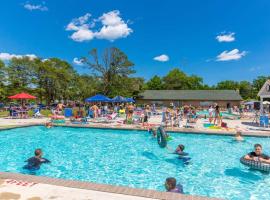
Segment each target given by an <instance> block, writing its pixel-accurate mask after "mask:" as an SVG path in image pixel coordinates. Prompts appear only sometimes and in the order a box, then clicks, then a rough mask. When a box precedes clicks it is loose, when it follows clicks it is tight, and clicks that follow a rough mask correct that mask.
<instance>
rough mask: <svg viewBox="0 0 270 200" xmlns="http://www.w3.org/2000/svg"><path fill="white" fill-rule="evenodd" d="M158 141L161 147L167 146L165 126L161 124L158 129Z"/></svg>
mask: <svg viewBox="0 0 270 200" xmlns="http://www.w3.org/2000/svg"><path fill="white" fill-rule="evenodd" d="M157 142H158V145H159V146H160V147H161V148H165V147H166V146H167V140H166V133H165V130H164V128H163V127H161V126H160V127H159V128H158V129H157Z"/></svg>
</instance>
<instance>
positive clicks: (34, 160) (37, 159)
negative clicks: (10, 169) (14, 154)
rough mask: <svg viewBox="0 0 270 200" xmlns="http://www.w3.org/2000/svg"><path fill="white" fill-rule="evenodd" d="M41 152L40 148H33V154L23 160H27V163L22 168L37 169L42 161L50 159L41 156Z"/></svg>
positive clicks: (46, 161) (45, 161) (47, 161)
mask: <svg viewBox="0 0 270 200" xmlns="http://www.w3.org/2000/svg"><path fill="white" fill-rule="evenodd" d="M42 155H43V152H42V150H41V149H36V150H35V156H34V157H31V158H29V159H28V160H26V161H25V162H27V165H25V166H24V167H23V168H24V169H28V170H38V169H39V168H40V166H41V164H43V163H49V162H50V161H49V160H48V159H46V158H42Z"/></svg>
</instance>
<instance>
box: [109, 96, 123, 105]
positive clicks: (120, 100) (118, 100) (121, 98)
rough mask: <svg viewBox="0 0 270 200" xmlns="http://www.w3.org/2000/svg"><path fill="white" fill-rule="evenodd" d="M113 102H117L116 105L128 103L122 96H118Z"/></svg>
mask: <svg viewBox="0 0 270 200" xmlns="http://www.w3.org/2000/svg"><path fill="white" fill-rule="evenodd" d="M112 102H115V103H124V102H127V100H126V98H125V97H122V96H116V97H114V98H113V99H112Z"/></svg>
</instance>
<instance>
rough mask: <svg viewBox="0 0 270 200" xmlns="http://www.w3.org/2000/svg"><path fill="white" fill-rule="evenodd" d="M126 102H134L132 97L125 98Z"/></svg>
mask: <svg viewBox="0 0 270 200" xmlns="http://www.w3.org/2000/svg"><path fill="white" fill-rule="evenodd" d="M126 102H128V103H135V100H134V99H133V98H132V97H131V98H126Z"/></svg>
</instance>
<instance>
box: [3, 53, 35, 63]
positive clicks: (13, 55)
mask: <svg viewBox="0 0 270 200" xmlns="http://www.w3.org/2000/svg"><path fill="white" fill-rule="evenodd" d="M23 57H29V58H30V59H35V58H37V56H36V55H34V54H25V55H17V54H9V53H0V60H3V61H9V60H11V59H12V58H23Z"/></svg>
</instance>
